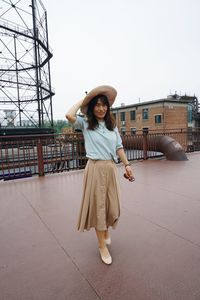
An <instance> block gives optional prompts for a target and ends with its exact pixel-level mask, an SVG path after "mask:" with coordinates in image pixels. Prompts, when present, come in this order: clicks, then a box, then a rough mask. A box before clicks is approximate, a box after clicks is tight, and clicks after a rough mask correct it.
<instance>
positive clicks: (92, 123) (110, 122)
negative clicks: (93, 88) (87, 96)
mask: <svg viewBox="0 0 200 300" xmlns="http://www.w3.org/2000/svg"><path fill="white" fill-rule="evenodd" d="M98 100H101V102H102V103H103V104H104V105H106V106H107V112H106V115H105V117H104V121H105V125H106V127H107V128H108V130H111V131H112V130H113V129H114V128H115V126H116V122H115V118H114V116H113V114H112V113H111V111H110V105H109V102H108V98H107V97H106V96H104V95H97V96H95V97H94V98H93V99H92V100H91V101H90V102H89V104H88V109H87V118H88V129H90V130H95V129H96V128H97V127H98V126H99V122H98V120H97V119H96V117H95V115H94V107H95V105H96V104H97V102H98Z"/></svg>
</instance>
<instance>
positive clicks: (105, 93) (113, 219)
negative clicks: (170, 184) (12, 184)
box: [66, 85, 134, 264]
mask: <svg viewBox="0 0 200 300" xmlns="http://www.w3.org/2000/svg"><path fill="white" fill-rule="evenodd" d="M116 95H117V92H116V90H115V89H114V88H113V87H111V86H107V85H103V86H99V87H97V88H95V89H93V90H92V91H91V92H90V93H88V94H87V95H86V97H85V98H84V99H83V100H81V101H79V102H78V103H76V104H75V105H74V106H73V107H71V109H70V110H69V111H68V112H67V114H66V118H67V119H68V120H69V122H70V123H72V124H73V126H74V128H76V129H81V130H82V132H83V136H84V140H85V149H86V156H87V158H88V162H87V165H86V168H85V174H84V191H83V199H82V205H81V209H80V215H79V220H78V230H80V231H84V230H85V229H86V230H90V228H95V230H96V235H97V238H98V243H99V252H100V255H101V259H102V261H103V262H104V263H105V264H111V263H112V257H111V255H110V253H109V250H108V248H107V245H108V244H110V243H111V238H110V234H109V230H108V228H109V227H110V226H111V227H112V228H115V227H116V225H117V222H118V219H119V216H120V199H119V184H118V179H117V168H116V164H115V163H116V162H117V156H118V157H119V158H120V159H121V161H122V163H123V164H124V167H125V174H124V175H125V177H126V178H128V179H129V180H130V181H133V180H134V176H133V172H132V169H131V166H130V163H129V162H128V160H127V157H126V155H125V152H124V150H123V145H122V140H121V137H120V135H119V132H118V129H117V127H116V123H115V119H114V117H113V116H112V114H111V112H110V106H111V105H112V104H113V102H114V100H115V98H116ZM79 108H80V109H81V112H82V113H83V114H85V115H86V118H83V117H80V116H76V113H77V111H78V110H79Z"/></svg>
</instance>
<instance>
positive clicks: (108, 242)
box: [105, 237, 111, 245]
mask: <svg viewBox="0 0 200 300" xmlns="http://www.w3.org/2000/svg"><path fill="white" fill-rule="evenodd" d="M105 243H106V245H110V244H111V238H110V237H109V238H108V239H105Z"/></svg>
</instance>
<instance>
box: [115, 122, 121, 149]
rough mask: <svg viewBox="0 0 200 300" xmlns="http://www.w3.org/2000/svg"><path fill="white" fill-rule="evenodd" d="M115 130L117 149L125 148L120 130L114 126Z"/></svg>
mask: <svg viewBox="0 0 200 300" xmlns="http://www.w3.org/2000/svg"><path fill="white" fill-rule="evenodd" d="M114 131H115V133H116V137H117V143H116V150H118V149H120V148H123V144H122V139H121V136H120V134H119V130H118V128H117V127H115V128H114Z"/></svg>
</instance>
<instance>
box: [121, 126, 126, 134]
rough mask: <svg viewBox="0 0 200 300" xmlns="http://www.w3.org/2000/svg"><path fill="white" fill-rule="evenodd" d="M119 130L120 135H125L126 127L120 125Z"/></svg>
mask: <svg viewBox="0 0 200 300" xmlns="http://www.w3.org/2000/svg"><path fill="white" fill-rule="evenodd" d="M120 131H121V135H125V133H126V127H121V128H120Z"/></svg>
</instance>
